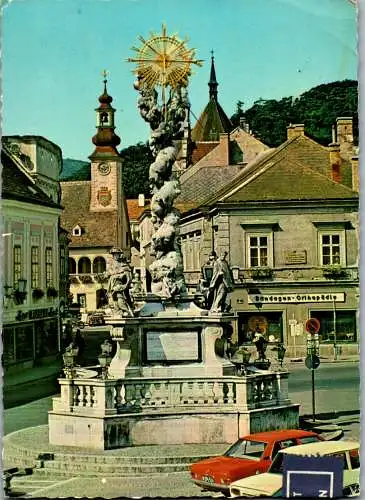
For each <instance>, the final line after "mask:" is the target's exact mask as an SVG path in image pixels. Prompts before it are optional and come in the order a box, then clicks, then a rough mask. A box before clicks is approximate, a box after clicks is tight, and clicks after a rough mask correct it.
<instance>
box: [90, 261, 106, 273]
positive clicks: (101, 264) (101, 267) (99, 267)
mask: <svg viewBox="0 0 365 500" xmlns="http://www.w3.org/2000/svg"><path fill="white" fill-rule="evenodd" d="M105 271H106V262H105V259H104V257H95V259H94V262H93V273H94V274H101V273H104V272H105Z"/></svg>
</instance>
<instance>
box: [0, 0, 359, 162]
mask: <svg viewBox="0 0 365 500" xmlns="http://www.w3.org/2000/svg"><path fill="white" fill-rule="evenodd" d="M163 22H164V23H166V25H167V29H168V32H169V33H177V34H178V36H180V37H181V38H185V37H186V36H188V37H189V42H188V45H189V47H194V48H196V56H197V57H198V58H199V59H204V60H205V62H204V65H203V67H201V68H199V67H198V68H196V70H195V74H194V75H193V76H192V77H191V79H190V85H189V95H190V101H191V106H192V111H193V113H194V114H195V115H196V116H198V115H199V114H200V112H201V111H202V109H203V108H204V106H205V105H206V104H207V101H208V86H207V82H208V80H209V71H210V51H211V49H214V53H215V63H216V72H217V79H218V82H219V87H218V92H219V93H218V99H219V102H220V103H221V105H222V106H223V108H224V109H225V111H226V113H227V114H228V115H229V116H230V115H231V114H232V113H233V112H234V110H235V106H236V102H237V101H238V100H242V101H244V103H245V107H246V108H247V107H250V106H251V105H252V104H253V102H254V101H255V100H257V99H259V98H275V99H278V98H281V97H284V96H291V95H294V96H297V95H299V94H300V93H302V92H303V91H305V90H308V89H310V88H311V87H313V86H315V85H318V84H321V83H326V82H331V81H334V80H343V79H345V78H351V79H356V77H357V54H356V45H357V36H356V10H355V8H354V6H353V4H352V3H351V1H350V0H320V1H319V0H13V1H12V2H11V3H10V4H8V5H7V6H6V7H5V8H4V9H3V19H2V23H3V47H2V51H3V53H2V92H3V103H2V104H3V112H2V117H3V123H2V129H3V134H20V135H23V134H33V135H43V136H45V137H47V138H48V139H50V140H52V141H54V142H55V143H57V144H58V145H59V146H60V147H61V148H62V151H63V156H64V157H65V158H76V159H80V160H87V157H88V155H89V154H91V152H92V150H93V147H92V143H91V137H92V136H93V135H94V133H95V111H94V109H95V108H96V107H97V104H98V101H97V97H98V96H99V95H100V93H101V91H102V76H101V71H102V70H103V69H104V68H106V69H107V70H108V72H109V76H108V80H109V82H108V90H109V93H110V94H111V95H112V96H113V98H114V101H113V105H114V107H115V108H117V112H116V125H117V129H116V131H117V133H118V135H119V136H120V137H121V139H122V142H121V148H123V147H126V146H128V145H131V144H135V143H136V142H138V141H145V140H147V138H148V132H149V131H148V128H147V125H146V124H145V123H144V122H143V120H142V119H141V118H140V116H139V113H138V110H137V108H136V100H137V93H136V91H135V90H134V89H133V87H132V84H133V81H134V76H133V74H132V73H131V70H132V67H133V66H132V65H131V64H130V63H127V62H126V58H128V57H132V56H133V55H134V52H133V51H132V50H131V47H132V46H133V45H137V46H140V45H141V44H140V42H139V41H138V38H137V37H138V35H139V34H141V35H142V36H143V37H144V38H148V37H149V34H150V32H151V31H152V32H154V33H159V32H160V31H161V25H162V23H163Z"/></svg>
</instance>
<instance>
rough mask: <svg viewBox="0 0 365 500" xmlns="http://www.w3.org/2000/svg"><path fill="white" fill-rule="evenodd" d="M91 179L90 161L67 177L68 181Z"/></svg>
mask: <svg viewBox="0 0 365 500" xmlns="http://www.w3.org/2000/svg"><path fill="white" fill-rule="evenodd" d="M90 179H91V169H90V163H87V164H86V165H82V166H81V167H80V168H79V169H78V170H77V171H76V172H74V173H73V174H71V175H69V176H68V177H67V179H64V180H67V181H89V180H90Z"/></svg>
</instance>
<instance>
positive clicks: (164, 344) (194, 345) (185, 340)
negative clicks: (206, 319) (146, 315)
mask: <svg viewBox="0 0 365 500" xmlns="http://www.w3.org/2000/svg"><path fill="white" fill-rule="evenodd" d="M145 339H146V361H147V362H148V361H150V362H158V361H164V362H186V361H199V359H200V335H199V332H198V331H196V330H190V331H176V330H174V331H167V332H166V331H164V332H161V331H155V330H154V331H147V332H146V337H145Z"/></svg>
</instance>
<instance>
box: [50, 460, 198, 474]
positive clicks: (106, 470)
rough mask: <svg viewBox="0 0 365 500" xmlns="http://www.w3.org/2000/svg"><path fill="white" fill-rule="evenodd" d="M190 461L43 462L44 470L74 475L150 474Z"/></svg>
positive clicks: (178, 469)
mask: <svg viewBox="0 0 365 500" xmlns="http://www.w3.org/2000/svg"><path fill="white" fill-rule="evenodd" d="M189 464H190V462H180V463H172V464H166V463H165V464H159V463H155V464H135V465H132V464H120V463H118V462H117V461H116V462H115V463H114V464H96V463H87V462H85V463H83V464H81V463H75V462H57V461H51V460H50V461H47V462H44V470H47V471H58V472H69V473H72V474H75V475H79V474H80V473H83V472H84V473H90V474H92V473H93V474H97V475H98V474H119V473H122V474H125V475H128V474H131V475H135V474H136V473H140V474H151V473H158V472H181V471H187V470H188V469H189Z"/></svg>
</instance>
